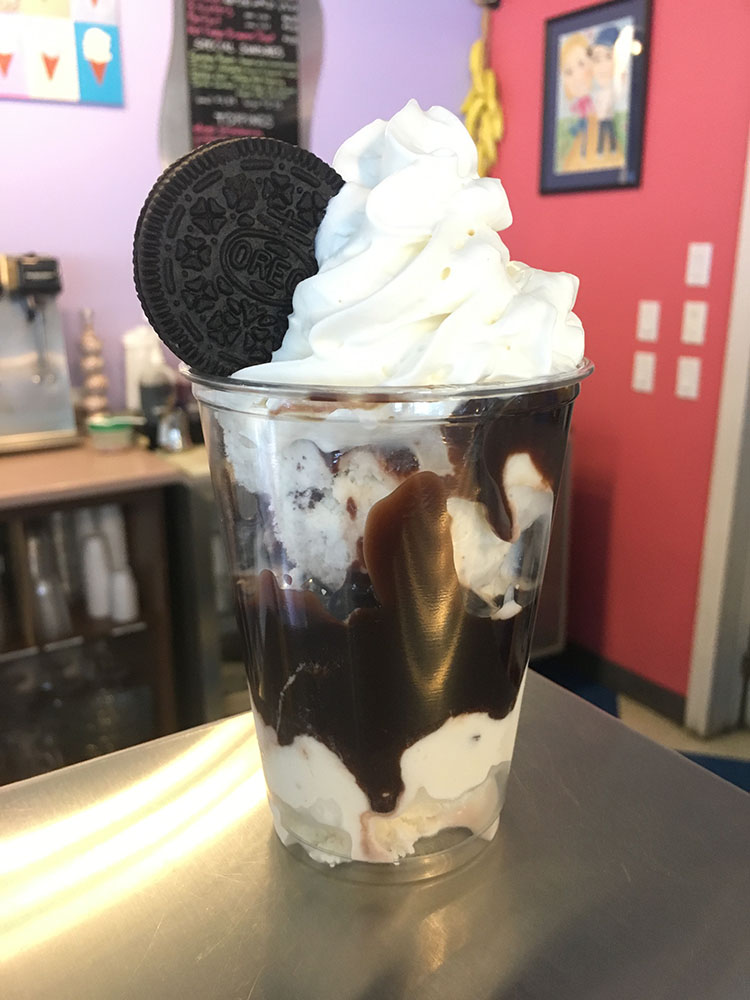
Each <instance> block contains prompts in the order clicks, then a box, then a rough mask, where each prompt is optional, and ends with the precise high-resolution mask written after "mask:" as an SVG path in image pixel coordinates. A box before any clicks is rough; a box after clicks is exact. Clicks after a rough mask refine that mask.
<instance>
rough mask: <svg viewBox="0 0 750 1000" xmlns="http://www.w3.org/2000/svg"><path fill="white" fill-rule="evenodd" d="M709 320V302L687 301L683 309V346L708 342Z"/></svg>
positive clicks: (681, 336) (681, 338)
mask: <svg viewBox="0 0 750 1000" xmlns="http://www.w3.org/2000/svg"><path fill="white" fill-rule="evenodd" d="M707 320H708V302H692V301H689V300H688V301H687V302H686V303H685V304H684V306H683V307H682V333H681V335H680V340H681V341H682V343H683V344H704V343H705V342H706V321H707Z"/></svg>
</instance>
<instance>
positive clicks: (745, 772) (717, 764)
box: [683, 753, 750, 792]
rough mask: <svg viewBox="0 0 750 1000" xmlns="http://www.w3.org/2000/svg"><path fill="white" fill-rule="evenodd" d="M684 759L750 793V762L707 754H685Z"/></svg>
mask: <svg viewBox="0 0 750 1000" xmlns="http://www.w3.org/2000/svg"><path fill="white" fill-rule="evenodd" d="M683 756H684V757H687V758H688V759H689V760H692V761H693V762H694V763H696V764H700V766H701V767H705V768H706V769H707V770H709V771H713V773H714V774H717V775H718V776H719V777H720V778H723V779H724V781H729V782H731V783H732V784H733V785H737V787H738V788H742V789H744V790H745V791H746V792H750V760H738V759H737V758H736V757H713V756H711V755H710V754H706V753H684V754H683Z"/></svg>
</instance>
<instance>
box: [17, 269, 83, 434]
mask: <svg viewBox="0 0 750 1000" xmlns="http://www.w3.org/2000/svg"><path fill="white" fill-rule="evenodd" d="M61 289H62V282H61V279H60V266H59V263H58V261H57V260H56V259H55V258H54V257H40V256H37V255H36V254H24V255H22V256H10V255H8V254H0V452H9V451H28V450H31V449H33V448H55V447H59V446H62V445H69V444H75V443H76V441H77V440H78V438H77V433H76V422H75V415H74V412H73V403H72V400H71V392H70V374H69V371H68V361H67V357H66V354H65V344H64V341H63V334H62V324H61V321H60V313H59V311H58V308H57V302H56V296H57V295H58V293H59V292H60V290H61Z"/></svg>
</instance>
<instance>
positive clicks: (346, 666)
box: [225, 390, 575, 813]
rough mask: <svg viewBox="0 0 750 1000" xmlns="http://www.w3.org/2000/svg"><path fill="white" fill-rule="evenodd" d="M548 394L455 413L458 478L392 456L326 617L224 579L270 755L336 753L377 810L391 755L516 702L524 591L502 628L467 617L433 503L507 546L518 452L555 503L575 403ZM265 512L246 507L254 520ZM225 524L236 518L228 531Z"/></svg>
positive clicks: (386, 792) (263, 581)
mask: <svg viewBox="0 0 750 1000" xmlns="http://www.w3.org/2000/svg"><path fill="white" fill-rule="evenodd" d="M547 395H548V396H549V397H551V398H550V399H548V401H547V406H546V407H544V408H542V409H539V400H538V399H537V400H536V403H535V407H534V408H527V409H528V412H523V411H521V412H519V411H518V409H515V410H513V411H512V412H511V411H509V410H508V409H507V408H503V409H502V410H501V411H500V412H499V413H498V414H497V416H496V417H495V416H494V415H493V416H488V415H486V414H485V415H482V416H481V417H480V418H479V420H478V421H477V420H472V419H471V414H468V413H464V414H457V417H459V418H460V419H458V420H457V421H456V422H455V424H453V425H450V426H448V427H447V428H446V440H447V441H448V442H449V444H450V448H451V451H452V453H453V456H454V459H455V467H456V468H457V469H459V470H466V469H467V467H468V470H469V471H468V474H467V473H466V472H465V471H463V472H462V473H461V474H460V477H439V476H437V475H435V474H434V473H432V472H429V471H412V465H411V461H410V460H409V459H408V458H407V457H405V456H404V455H403V454H402V453H399V454H398V456H397V457H396V459H395V464H396V465H398V466H399V468H403V469H404V473H405V478H404V479H403V481H402V482H401V485H399V486H398V487H397V488H396V489H395V490H393V492H391V493H390V495H388V496H387V497H385V498H384V499H382V500H380V501H379V502H378V503H376V504H375V505H374V506H373V507H372V509H371V511H370V513H369V515H368V518H367V521H366V526H365V531H364V537H363V540H362V545H361V546H360V555H361V563H360V564H358V565H356V566H353V567H352V569H351V570H350V573H349V577H348V579H347V581H346V584H345V586H344V587H343V588H342V592H341V594H339V595H336V597H337V598H338V601H339V604H338V606H337V601H336V599H331V597H330V595H329V596H328V597H327V605H328V610H327V609H326V608H325V607H324V606H323V603H322V601H321V600H320V598H319V597H318V595H317V594H316V593H315V592H314V591H300V590H293V589H291V588H285V587H280V586H279V583H278V581H277V579H276V577H275V575H274V574H273V573H272V572H271V571H270V570H265V571H263V572H262V573H260V574H259V575H256V574H249V573H241V572H240V573H239V574H238V575H237V579H236V586H237V607H238V618H239V622H240V627H241V629H242V631H243V633H244V638H245V640H246V642H245V645H246V649H247V650H248V661H247V671H248V678H249V682H250V690H251V694H252V698H253V703H254V705H255V708H256V710H257V711H258V712H259V713H260V715H261V717H262V719H263V721H264V722H265V723H266V725H269V726H272V727H273V728H274V729H275V730H276V733H277V737H278V741H279V743H280V744H282V745H288V744H290V743H291V742H292V741H293V740H294V738H295V737H296V736H298V735H301V734H308V735H310V736H312V737H314V738H315V739H316V740H319V741H320V742H321V743H323V744H324V745H325V746H327V747H328V748H329V749H330V750H331V751H333V752H334V753H336V754H337V755H338V756H339V757H340V758H341V760H342V761H343V762H344V764H345V765H346V767H347V768H348V769H349V771H350V772H351V773H352V774H353V775H354V777H355V779H356V780H357V782H358V784H359V785H360V787H361V788H362V790H363V791H364V792H365V794H366V795H367V797H368V798H369V800H370V803H371V806H372V809H373V810H374V811H376V812H381V813H386V812H390V811H391V810H393V809H394V808H395V807H396V805H397V802H398V798H399V795H400V793H401V791H402V790H403V784H402V781H401V770H400V762H401V755H402V754H403V752H404V751H405V750H406V749H407V748H408V747H409V746H411V745H412V744H414V743H415V742H417V740H419V739H421V738H422V737H424V736H426V735H428V734H429V733H431V732H434V731H435V730H437V729H439V728H440V726H442V725H443V723H445V722H446V721H447V720H448V719H449V718H450V717H452V716H456V715H460V714H462V713H470V712H481V713H486V714H488V715H489V716H490V717H491V718H494V719H502V718H504V717H505V716H506V715H507V714H508V713H509V712H510V710H511V709H512V708H513V705H514V704H515V701H516V698H517V695H518V690H519V687H520V683H521V679H522V676H523V671H524V669H525V666H526V661H527V657H528V652H529V646H530V642H531V632H532V626H533V619H534V611H535V605H536V594H535V595H534V599H533V601H532V602H531V603H530V604H529V605H528V606H527V607H524V608H523V610H521V611H520V612H519V613H518V614H516V615H515V616H514V617H512V618H510V619H507V620H493V619H491V618H489V617H482V616H479V615H476V614H472V613H471V612H470V611H469V610H468V609H467V603H468V602H467V595H466V593H465V592H464V591H463V588H462V587H461V585H460V584H459V581H458V578H457V576H456V572H455V568H454V563H453V547H452V542H451V534H450V517H449V515H448V511H447V508H446V501H447V499H448V497H449V496H450V495H456V493H459V494H461V495H463V496H468V497H469V498H470V499H472V500H481V501H482V502H484V503H485V504H486V506H487V509H488V511H489V515H490V519H491V523H492V524H493V526H494V528H495V530H496V531H497V533H498V534H499V535H500V536H501V537H503V538H509V537H510V510H509V504H508V498H507V496H506V495H505V491H504V488H503V483H502V472H503V468H504V466H505V462H506V460H507V458H508V457H509V456H510V455H511V454H514V453H518V452H528V453H529V454H530V455H531V457H532V460H533V461H534V464H535V465H536V467H537V468H538V470H539V471H540V473H541V474H542V476H543V478H544V479H545V480H546V481H547V482H548V484H549V485H550V487H551V488H552V489H553V490H554V491H555V493H556V492H557V487H558V484H559V479H560V474H561V468H562V463H563V459H564V451H565V439H566V433H567V424H568V420H569V417H570V410H571V406H570V404H571V403H572V398H573V396H574V395H575V393H573V395H571V392H570V390H568V391H567V392H566V394H565V396H564V398H558V396H557V395H556V394H553V393H549V394H547ZM476 416H479V415H478V414H476ZM467 418H468V419H467ZM506 418H507V419H506ZM467 450H468V453H469V455H470V456H471V458H470V460H468V461H467ZM334 464H335V460H334ZM414 468H416V466H414ZM264 499H265V498H264ZM264 509H267V508H266V506H265V504H264V503H262V502H261V501H260V499H259V501H258V504H257V510H258V511H259V512H260V513H261V514H262V512H263V510H264ZM225 513H226V512H225ZM236 517H237V512H236V511H235V520H234V528H235V529H236V528H237V520H236ZM229 528H230V531H231V530H232V525H231V524H230V525H229ZM339 610H340V615H339V613H338V612H339ZM334 611H336V613H334Z"/></svg>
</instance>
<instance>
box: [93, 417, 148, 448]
mask: <svg viewBox="0 0 750 1000" xmlns="http://www.w3.org/2000/svg"><path fill="white" fill-rule="evenodd" d="M139 423H141V421H140V419H139V418H137V417H135V418H134V417H127V416H114V417H107V416H101V417H92V418H91V419H90V420H88V421H87V422H86V428H87V430H88V432H89V437H90V438H91V443H92V444H93V446H94V448H96V450H97V451H124V450H125V449H126V448H130V447H131V446H132V444H133V428H134V427H135V426H136V425H137V424H139Z"/></svg>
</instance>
